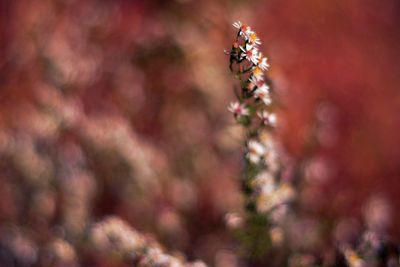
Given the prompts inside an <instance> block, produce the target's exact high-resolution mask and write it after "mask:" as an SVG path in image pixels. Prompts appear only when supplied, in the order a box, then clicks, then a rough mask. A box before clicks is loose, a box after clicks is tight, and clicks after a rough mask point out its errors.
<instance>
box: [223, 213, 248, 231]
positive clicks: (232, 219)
mask: <svg viewBox="0 0 400 267" xmlns="http://www.w3.org/2000/svg"><path fill="white" fill-rule="evenodd" d="M225 223H226V225H227V226H228V228H229V229H232V230H234V229H237V228H240V227H242V226H243V223H244V220H243V217H242V216H240V215H239V214H237V213H235V212H231V213H228V214H226V215H225Z"/></svg>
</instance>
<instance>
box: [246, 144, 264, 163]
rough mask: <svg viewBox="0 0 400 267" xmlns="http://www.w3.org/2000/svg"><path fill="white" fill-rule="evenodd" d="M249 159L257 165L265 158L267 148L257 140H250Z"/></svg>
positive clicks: (248, 145)
mask: <svg viewBox="0 0 400 267" xmlns="http://www.w3.org/2000/svg"><path fill="white" fill-rule="evenodd" d="M247 149H248V151H247V154H246V156H247V158H248V159H249V160H250V162H252V163H254V164H257V163H259V162H260V159H261V158H262V157H263V156H264V154H265V147H264V146H263V145H262V144H261V143H260V142H258V141H256V140H250V141H249V142H248V143H247Z"/></svg>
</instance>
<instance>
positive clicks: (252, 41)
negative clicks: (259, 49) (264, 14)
mask: <svg viewBox="0 0 400 267" xmlns="http://www.w3.org/2000/svg"><path fill="white" fill-rule="evenodd" d="M248 38H249V39H248V40H249V43H250V44H253V45H260V44H261V41H260V38H258V35H257V34H256V33H255V32H251V33H250V34H249V36H248Z"/></svg>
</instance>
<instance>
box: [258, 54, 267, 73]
mask: <svg viewBox="0 0 400 267" xmlns="http://www.w3.org/2000/svg"><path fill="white" fill-rule="evenodd" d="M260 57H262V55H261V53H260ZM267 60H268V59H267V58H266V57H262V58H261V61H260V62H259V63H258V67H259V68H260V69H262V70H264V71H265V70H267V69H268V68H269V64H268V62H267Z"/></svg>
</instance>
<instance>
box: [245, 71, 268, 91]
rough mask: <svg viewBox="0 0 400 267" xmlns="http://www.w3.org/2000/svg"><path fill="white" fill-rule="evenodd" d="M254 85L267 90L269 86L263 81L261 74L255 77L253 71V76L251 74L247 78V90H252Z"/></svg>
mask: <svg viewBox="0 0 400 267" xmlns="http://www.w3.org/2000/svg"><path fill="white" fill-rule="evenodd" d="M256 87H257V88H264V89H266V90H268V91H269V86H268V85H267V84H266V83H265V81H264V77H263V76H258V78H257V76H255V75H254V73H253V76H251V77H250V79H249V84H248V86H247V88H248V89H249V90H253V89H254V88H256ZM264 89H263V90H264Z"/></svg>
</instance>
